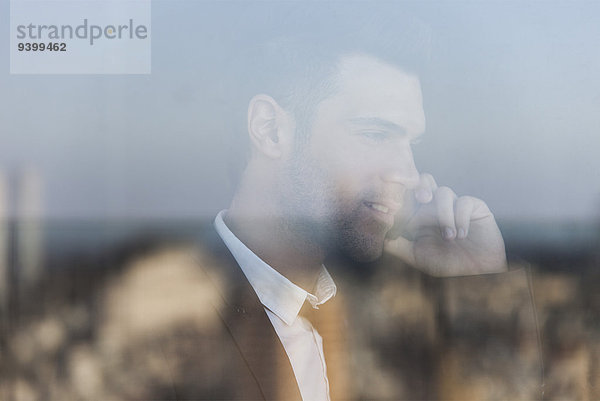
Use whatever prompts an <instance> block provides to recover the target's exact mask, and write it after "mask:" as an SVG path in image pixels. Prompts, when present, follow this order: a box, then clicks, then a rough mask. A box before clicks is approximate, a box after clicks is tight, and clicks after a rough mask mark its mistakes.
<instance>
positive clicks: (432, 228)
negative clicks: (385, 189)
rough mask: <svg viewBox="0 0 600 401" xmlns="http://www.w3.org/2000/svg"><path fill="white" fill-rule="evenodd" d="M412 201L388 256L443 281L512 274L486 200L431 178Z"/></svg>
mask: <svg viewBox="0 0 600 401" xmlns="http://www.w3.org/2000/svg"><path fill="white" fill-rule="evenodd" d="M407 198H408V199H407V201H406V202H405V204H404V207H403V209H402V210H401V212H400V213H399V216H397V227H396V228H394V229H392V231H390V234H389V235H388V238H389V239H388V240H386V244H385V251H386V252H389V253H391V254H393V255H396V256H398V257H399V258H400V259H402V260H403V261H404V262H406V263H408V264H410V265H411V266H413V267H415V268H417V269H419V270H422V271H423V272H425V273H427V274H430V275H433V276H438V277H447V276H462V275H471V274H485V273H496V272H502V271H506V270H507V266H506V254H505V250H504V240H503V239H502V234H501V233H500V230H499V229H498V226H497V224H496V221H495V220H494V216H493V215H492V213H491V212H490V209H489V208H488V207H487V205H486V204H485V203H484V202H483V201H482V200H480V199H477V198H473V197H470V196H461V197H457V196H456V194H455V193H454V191H452V190H451V189H450V188H448V187H440V188H438V186H437V184H436V183H435V180H434V179H433V177H432V176H431V175H430V174H421V180H420V184H419V187H418V188H416V189H415V190H414V191H411V193H408V194H407Z"/></svg>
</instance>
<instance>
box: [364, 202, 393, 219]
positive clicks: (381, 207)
mask: <svg viewBox="0 0 600 401" xmlns="http://www.w3.org/2000/svg"><path fill="white" fill-rule="evenodd" d="M363 203H364V204H365V206H367V207H368V208H370V209H373V210H375V211H377V212H379V213H383V214H390V215H392V216H393V215H395V214H396V212H397V211H398V209H399V205H397V204H394V203H392V202H371V201H365V202H363Z"/></svg>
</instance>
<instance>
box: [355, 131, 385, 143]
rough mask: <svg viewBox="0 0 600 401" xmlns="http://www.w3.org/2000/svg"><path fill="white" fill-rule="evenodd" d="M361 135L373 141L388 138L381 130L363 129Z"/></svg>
mask: <svg viewBox="0 0 600 401" xmlns="http://www.w3.org/2000/svg"><path fill="white" fill-rule="evenodd" d="M361 135H362V136H363V137H365V138H368V139H371V140H373V141H377V142H379V141H383V140H385V139H387V138H388V136H389V135H388V134H387V133H385V132H382V131H363V132H361Z"/></svg>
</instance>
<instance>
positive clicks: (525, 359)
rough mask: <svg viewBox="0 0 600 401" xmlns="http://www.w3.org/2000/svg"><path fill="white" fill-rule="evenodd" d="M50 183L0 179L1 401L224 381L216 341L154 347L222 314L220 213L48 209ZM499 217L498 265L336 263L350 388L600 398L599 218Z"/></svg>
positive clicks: (143, 391) (92, 396)
mask: <svg viewBox="0 0 600 401" xmlns="http://www.w3.org/2000/svg"><path fill="white" fill-rule="evenodd" d="M40 182H41V180H40V178H39V175H38V174H37V173H36V172H35V171H33V170H31V171H29V170H27V171H23V172H22V173H20V174H19V175H17V176H16V177H12V178H11V179H10V180H9V179H8V178H7V177H6V176H2V177H0V218H1V219H2V222H3V223H2V225H0V272H1V276H0V290H1V292H0V295H1V298H0V302H1V305H0V306H1V312H2V313H1V333H0V334H1V337H0V339H1V342H0V344H1V350H2V353H1V355H0V358H1V359H0V362H1V376H2V380H1V381H0V386H1V387H0V399H2V400H18V401H22V400H42V399H48V400H119V399H148V398H150V397H154V398H161V399H163V398H165V399H166V398H168V397H167V396H166V395H164V394H167V393H168V391H169V390H168V389H169V386H170V383H179V382H185V381H186V380H189V377H195V378H196V379H195V380H199V381H203V382H206V383H208V384H210V385H212V386H214V387H215V388H219V386H220V385H222V384H223V383H224V381H223V380H224V377H223V375H226V374H227V372H225V371H219V370H218V369H217V370H214V364H215V361H218V360H219V354H218V347H217V348H216V350H215V355H214V358H215V359H214V360H212V361H211V362H210V365H206V366H203V364H202V363H198V361H194V360H193V356H192V355H187V357H189V358H190V360H181V361H179V362H178V363H177V364H175V365H174V366H170V367H168V368H167V367H165V366H164V365H163V364H162V363H161V356H160V355H159V354H157V353H159V351H152V352H147V350H148V349H156V347H152V346H151V345H152V344H156V343H160V344H162V346H161V347H158V348H160V349H161V350H162V351H160V352H170V351H169V350H179V351H181V350H185V349H186V348H185V347H186V345H185V342H184V341H183V340H181V338H182V337H180V335H179V334H178V333H180V332H181V330H196V331H198V332H204V331H206V330H209V329H210V326H211V324H213V322H211V320H210V319H209V318H208V317H207V316H208V314H206V313H204V312H203V310H202V308H208V306H207V304H206V302H205V300H206V297H207V296H208V295H207V294H208V292H210V291H211V289H210V288H208V287H207V286H206V284H205V283H203V282H202V280H201V279H200V278H198V276H197V273H195V271H196V270H195V268H194V263H193V262H192V260H191V259H190V258H189V254H190V252H191V248H192V247H194V242H195V240H197V238H199V236H198V233H200V232H202V231H203V230H206V229H210V227H211V222H210V221H190V220H188V221H164V220H162V221H108V220H101V221H90V220H88V221H83V220H78V221H66V220H44V219H42V218H41V217H40V216H42V213H41V212H42V210H41V204H42V192H43V190H42V186H41V184H40ZM10 188H14V190H9V189H10ZM9 193H12V195H11V196H15V198H11V197H9V196H8V194H9ZM9 204H17V205H20V207H19V209H18V210H15V211H14V213H9V211H8V208H9ZM500 226H501V230H502V231H503V233H504V236H505V239H506V244H507V251H508V254H509V258H510V260H511V263H510V264H511V271H510V272H509V273H506V274H502V275H491V276H475V277H466V278H451V279H433V278H430V277H426V276H424V275H422V274H420V273H419V272H417V271H415V270H413V269H411V268H408V267H405V266H402V265H400V263H399V262H398V261H397V260H392V259H386V258H384V260H383V261H380V262H379V263H377V264H376V265H369V266H353V267H352V268H349V267H348V266H344V265H343V264H341V265H339V266H337V265H334V266H331V270H332V272H333V273H334V277H335V279H336V281H337V282H338V283H339V288H340V292H341V293H345V294H346V295H345V299H346V300H347V302H348V306H349V308H350V309H351V310H352V311H353V312H352V322H350V325H351V326H352V327H353V329H352V330H351V331H350V332H351V333H352V334H351V335H350V336H349V347H350V349H349V351H348V353H349V355H351V357H350V358H351V360H352V364H353V366H354V369H355V370H356V371H357V374H356V380H355V383H354V384H353V385H354V386H355V387H356V388H355V389H354V390H353V394H354V398H356V399H380V400H409V399H410V400H413V399H421V400H425V399H432V400H433V399H444V400H539V399H544V400H598V399H600V292H599V291H598V288H600V269H598V266H599V264H600V255H599V252H598V249H599V247H598V245H600V225H598V224H597V222H588V223H585V224H583V223H579V224H575V223H559V222H539V223H530V222H518V223H517V222H508V221H505V222H503V221H500ZM367 271H368V272H367ZM207 346H209V347H210V344H208V345H207ZM165 349H166V350H167V351H164V350H165ZM142 350H143V351H142ZM179 351H177V352H179ZM174 352H175V351H174ZM182 354H183V355H185V354H186V353H185V352H183V353H182ZM188 354H189V353H188ZM177 355H180V354H177ZM200 378H201V379H200ZM163 395H164V396H163ZM178 395H179V396H180V397H185V394H178Z"/></svg>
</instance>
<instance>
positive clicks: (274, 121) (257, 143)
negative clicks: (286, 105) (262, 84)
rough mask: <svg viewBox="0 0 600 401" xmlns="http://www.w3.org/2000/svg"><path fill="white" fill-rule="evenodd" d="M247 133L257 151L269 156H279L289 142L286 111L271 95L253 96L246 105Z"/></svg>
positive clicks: (288, 125)
mask: <svg viewBox="0 0 600 401" xmlns="http://www.w3.org/2000/svg"><path fill="white" fill-rule="evenodd" d="M248 134H249V135H250V140H251V141H252V145H253V146H254V147H255V148H256V149H257V150H258V151H259V152H261V153H263V154H265V155H266V156H268V157H271V158H279V157H281V155H282V153H283V151H284V148H285V147H286V146H287V144H288V143H289V135H290V124H289V117H288V113H287V112H286V111H285V110H283V108H282V107H281V106H279V104H277V102H276V101H275V99H273V98H272V97H271V96H268V95H262V94H261V95H256V96H254V97H253V98H252V99H251V100H250V104H249V105H248Z"/></svg>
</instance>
